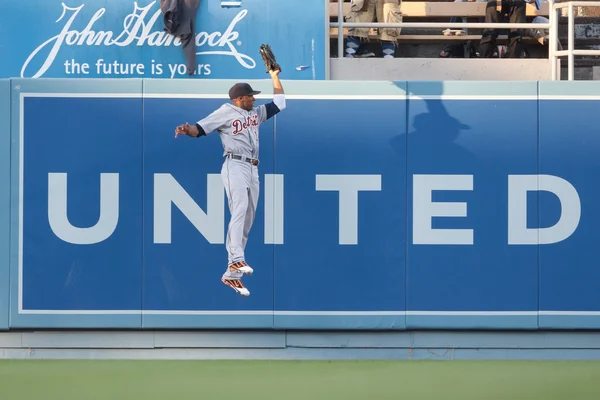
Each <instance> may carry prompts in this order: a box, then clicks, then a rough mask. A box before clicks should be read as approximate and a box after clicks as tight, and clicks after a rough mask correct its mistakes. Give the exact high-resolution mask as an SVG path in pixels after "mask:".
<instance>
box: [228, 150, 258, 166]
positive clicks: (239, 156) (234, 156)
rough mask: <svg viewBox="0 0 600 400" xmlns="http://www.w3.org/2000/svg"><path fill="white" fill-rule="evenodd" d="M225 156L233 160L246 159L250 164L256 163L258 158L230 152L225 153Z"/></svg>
mask: <svg viewBox="0 0 600 400" xmlns="http://www.w3.org/2000/svg"><path fill="white" fill-rule="evenodd" d="M225 157H229V158H232V159H234V160H240V161H246V162H248V163H250V164H252V165H258V160H257V159H256V158H250V157H246V156H241V155H239V154H231V153H227V155H225Z"/></svg>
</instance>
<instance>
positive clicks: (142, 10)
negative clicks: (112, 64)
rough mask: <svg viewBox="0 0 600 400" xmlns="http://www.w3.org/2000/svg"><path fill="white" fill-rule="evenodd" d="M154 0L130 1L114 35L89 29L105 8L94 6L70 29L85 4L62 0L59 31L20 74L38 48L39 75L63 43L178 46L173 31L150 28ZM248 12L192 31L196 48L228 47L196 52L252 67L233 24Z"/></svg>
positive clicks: (157, 14) (23, 75) (154, 16)
mask: <svg viewBox="0 0 600 400" xmlns="http://www.w3.org/2000/svg"><path fill="white" fill-rule="evenodd" d="M155 4H156V1H153V2H152V3H150V4H148V5H147V6H145V7H138V5H137V3H134V10H133V12H132V13H131V14H128V15H126V16H125V18H124V20H123V30H122V31H121V32H120V33H119V34H118V35H116V34H115V32H113V31H102V30H98V31H95V30H93V27H94V24H95V23H96V22H97V21H99V20H100V19H101V18H102V16H103V15H104V14H105V13H106V8H100V9H98V10H97V11H96V12H95V13H94V15H93V16H92V17H91V19H90V20H89V22H88V23H87V25H86V26H85V28H84V29H83V30H82V31H78V30H75V29H71V26H72V25H73V23H74V22H75V20H76V18H77V16H78V15H79V13H80V12H81V10H82V9H83V7H84V6H85V4H82V5H80V6H78V7H69V6H67V5H66V4H65V3H62V8H63V9H62V14H61V16H60V17H59V18H58V19H57V20H56V22H60V21H62V20H63V19H65V18H66V15H67V13H71V15H70V17H68V19H67V20H66V21H65V23H64V25H63V27H62V29H61V31H60V33H59V34H58V35H56V36H53V37H51V38H50V39H48V40H46V41H45V42H43V43H42V44H41V45H39V46H38V47H37V48H36V49H35V50H34V51H33V52H32V53H31V54H30V55H29V57H27V59H26V60H25V63H24V64H23V67H22V68H21V78H26V77H27V76H26V75H27V67H28V66H29V65H30V64H31V63H32V62H33V61H35V60H36V59H38V58H42V57H43V56H42V55H41V52H42V50H47V51H48V55H47V56H46V58H45V59H44V62H43V64H42V66H41V67H40V69H39V70H37V71H35V72H34V73H33V74H32V75H31V77H32V78H39V77H40V76H42V75H44V73H46V71H48V69H49V68H50V67H51V66H52V65H53V64H54V62H55V61H56V57H57V56H58V53H59V52H60V50H61V48H62V47H63V46H64V45H67V46H71V47H72V46H104V47H110V46H118V47H127V46H131V45H135V46H144V45H147V46H151V47H169V46H181V40H180V39H179V38H177V37H174V36H173V35H170V34H168V33H167V32H164V31H163V30H162V27H160V28H159V30H154V31H153V28H154V25H155V23H156V21H157V20H158V19H159V18H160V17H161V15H162V14H161V11H160V9H159V10H157V11H155V12H154V14H150V11H151V9H152V8H153V7H154V5H155ZM247 14H248V10H241V11H240V12H239V13H238V14H237V15H236V16H235V17H234V18H233V20H232V21H231V23H230V24H229V26H228V27H227V29H226V30H225V31H224V32H223V33H221V32H218V31H215V32H212V33H208V32H200V33H197V34H196V38H195V41H196V46H197V48H200V47H203V46H208V47H210V48H226V49H228V50H208V51H199V52H197V53H196V54H197V55H201V54H214V55H224V56H231V57H234V58H235V59H236V60H237V61H238V62H239V63H240V65H242V66H243V67H245V68H248V69H252V68H254V67H256V62H255V61H254V59H252V57H250V56H248V55H246V54H242V53H240V52H239V51H238V49H237V47H236V45H235V43H236V41H237V40H238V38H239V32H237V31H235V27H236V25H237V24H238V23H239V22H240V21H241V20H243V19H244V18H245V17H246V15H247Z"/></svg>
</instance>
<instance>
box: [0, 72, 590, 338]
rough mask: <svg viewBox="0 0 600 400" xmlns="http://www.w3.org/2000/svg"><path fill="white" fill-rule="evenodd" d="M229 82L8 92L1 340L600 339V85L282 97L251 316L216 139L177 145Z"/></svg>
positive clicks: (350, 89)
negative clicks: (106, 332)
mask: <svg viewBox="0 0 600 400" xmlns="http://www.w3.org/2000/svg"><path fill="white" fill-rule="evenodd" d="M233 82H234V81H231V80H209V81H185V80H169V81H167V80H152V79H149V80H138V79H136V80H128V79H120V80H110V79H103V80H94V79H89V80H77V79H68V80H67V79H33V80H29V79H13V80H12V81H11V85H10V86H8V85H4V86H0V89H2V90H1V91H0V101H2V99H4V100H6V99H8V98H9V96H10V98H11V99H12V101H11V107H10V138H11V143H12V145H11V146H7V145H8V143H9V141H8V135H7V134H6V132H5V131H6V127H5V126H4V125H0V133H2V132H4V133H5V134H4V135H2V136H0V141H1V142H0V143H1V144H2V147H0V165H1V164H2V163H4V164H7V163H8V160H9V159H10V180H9V179H8V175H7V173H6V172H7V171H8V170H9V168H3V169H2V171H3V172H2V173H5V175H6V176H4V175H0V202H2V201H4V203H6V202H7V201H8V200H9V199H8V194H7V192H8V190H7V189H8V188H9V186H10V200H11V204H10V238H11V240H10V271H9V266H8V265H6V264H4V263H3V262H2V260H6V259H7V258H8V257H7V256H6V255H4V256H3V249H6V248H7V245H8V238H5V237H4V236H2V235H6V234H7V233H8V232H7V230H6V229H5V228H4V230H0V239H2V240H1V241H0V268H1V269H0V306H2V309H0V328H2V329H6V328H44V327H52V328H69V327H81V328H85V327H99V328H148V329H153V328H172V329H178V328H215V329H220V328H262V329H352V330H356V329H396V330H405V329H456V328H464V329H526V330H536V329H549V328H557V329H578V328H581V329H591V328H594V329H595V328H599V327H600V322H599V321H600V319H599V316H600V294H599V292H598V291H597V290H595V289H596V288H595V283H596V282H597V281H598V279H597V278H599V275H600V272H598V269H597V268H596V266H595V264H596V259H597V258H598V257H597V256H596V254H595V252H596V251H597V248H598V246H597V245H596V243H595V241H596V235H595V232H596V226H597V225H598V223H600V212H598V211H597V207H596V204H597V202H598V196H599V195H600V192H598V189H596V187H597V184H596V178H595V177H596V174H595V172H594V171H595V170H594V169H598V168H600V162H599V161H597V160H598V157H597V156H596V153H598V152H599V151H600V135H599V133H600V131H599V128H596V126H595V124H593V123H592V120H593V119H592V116H593V115H594V112H595V110H596V109H597V108H598V106H599V102H600V96H598V95H597V93H599V89H600V85H598V84H595V83H594V82H539V83H538V82H372V81H370V82H340V81H328V82H318V81H303V82H298V81H294V80H290V81H284V88H285V90H286V93H287V98H288V101H287V105H288V106H287V109H286V110H284V111H283V112H282V113H280V114H279V115H277V116H276V117H275V118H273V119H272V120H270V121H268V122H267V123H265V124H264V125H262V126H261V131H260V133H261V137H260V140H261V154H260V159H261V163H260V167H259V168H260V169H259V171H260V181H261V195H260V199H259V204H258V210H257V215H256V221H255V224H254V226H253V228H252V231H251V233H250V239H249V242H248V246H247V259H248V261H249V263H250V264H251V265H252V266H253V267H254V268H255V274H254V275H253V276H251V277H248V278H245V283H246V285H247V286H248V287H249V289H250V291H251V293H252V294H251V296H250V297H249V298H243V297H241V296H237V295H236V294H235V293H234V292H233V291H232V290H231V289H230V288H227V287H225V286H224V285H223V284H222V283H221V282H220V277H221V274H222V273H223V271H224V270H225V268H226V260H227V254H226V251H225V246H224V241H225V234H226V229H227V223H228V221H229V211H228V209H227V203H226V198H225V193H224V189H223V185H222V182H221V177H220V170H221V165H222V147H221V143H220V140H219V137H218V135H217V134H215V133H213V134H210V135H209V136H207V137H203V138H199V139H194V138H188V137H179V138H175V137H174V129H175V126H176V125H178V124H181V123H184V122H186V121H187V122H190V123H192V122H195V121H197V120H198V119H200V118H202V117H203V116H205V115H207V114H208V113H210V112H211V111H212V110H213V109H215V108H216V107H218V106H219V105H220V104H222V103H223V102H227V101H228V100H227V98H226V97H227V96H226V93H227V91H228V89H229V87H230V86H231V84H232V83H233ZM249 82H250V83H251V84H252V85H253V86H256V87H257V88H258V89H259V90H262V91H263V94H262V95H261V96H259V102H265V101H267V99H269V98H270V96H271V93H272V87H271V81H270V80H250V81H249ZM8 109H9V107H3V108H2V110H3V112H5V113H6V111H5V110H8ZM7 120H8V118H3V119H2V120H0V121H4V124H5V125H6V121H7ZM8 148H10V157H9V154H8ZM599 172H600V171H599ZM9 182H10V185H9ZM2 194H4V196H3V197H2V196H1V195H2ZM4 203H2V204H4ZM0 209H2V210H8V205H6V204H5V206H4V207H2V208H0ZM3 217H4V218H5V219H6V218H7V215H6V213H5V214H0V218H3ZM0 221H3V220H0ZM7 225H8V224H2V225H0V227H5V226H7ZM4 252H6V250H4ZM9 272H10V319H9V320H8V319H7V317H5V316H7V315H8V311H9V305H8V303H7V300H8V299H7V297H8V293H7V290H6V287H5V286H2V284H1V283H2V282H6V281H7V278H6V277H8V276H9ZM2 295H4V297H2ZM2 318H4V320H3V319H2ZM3 321H4V322H5V323H3Z"/></svg>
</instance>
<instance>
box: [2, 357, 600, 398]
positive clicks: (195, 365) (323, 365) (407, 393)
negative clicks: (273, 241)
mask: <svg viewBox="0 0 600 400" xmlns="http://www.w3.org/2000/svg"><path fill="white" fill-rule="evenodd" d="M0 399H2V400H30V399H41V400H54V399H56V400H59V399H60V400H96V399H111V400H117V399H128V400H151V399H166V400H183V399H195V400H210V399H214V400H229V399H236V400H242V399H281V400H295V399H298V400H299V399H302V400H307V399H308V400H320V399H328V400H337V399H340V400H342V399H343V400H348V399H357V400H358V399H361V400H379V399H394V400H400V399H480V400H488V399H489V400H492V399H511V400H514V399H528V400H533V399H539V400H553V399H556V400H558V399H561V400H564V399H567V400H579V399H594V400H598V399H600V362H588V361H332V362H327V361H104V360H103V361H100V360H91V361H88V360H82V361H79V360H77V361H54V360H0Z"/></svg>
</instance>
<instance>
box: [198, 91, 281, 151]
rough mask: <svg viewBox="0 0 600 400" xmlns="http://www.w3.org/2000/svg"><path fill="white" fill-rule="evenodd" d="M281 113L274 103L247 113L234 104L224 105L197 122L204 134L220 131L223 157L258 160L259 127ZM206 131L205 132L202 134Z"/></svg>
mask: <svg viewBox="0 0 600 400" xmlns="http://www.w3.org/2000/svg"><path fill="white" fill-rule="evenodd" d="M277 112H279V108H278V107H277V106H276V105H275V104H274V103H273V102H271V103H268V104H262V105H260V106H258V107H254V108H252V110H251V111H246V110H244V109H242V108H239V107H236V106H234V105H233V104H223V105H222V106H221V107H219V108H218V109H217V110H215V111H214V112H212V113H211V114H209V115H208V116H206V117H205V118H203V119H201V120H200V121H198V122H197V125H199V126H200V127H201V128H202V130H201V131H200V133H201V135H202V133H204V134H208V133H210V132H212V131H215V130H216V131H218V132H219V134H220V136H221V143H222V144H223V150H224V152H223V155H225V154H226V153H233V154H239V155H242V156H246V157H251V158H258V153H259V147H260V146H259V133H258V131H259V125H260V124H262V123H263V122H265V121H266V120H267V119H269V118H271V117H272V116H273V115H275V114H276V113H277ZM202 131H204V132H202Z"/></svg>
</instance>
